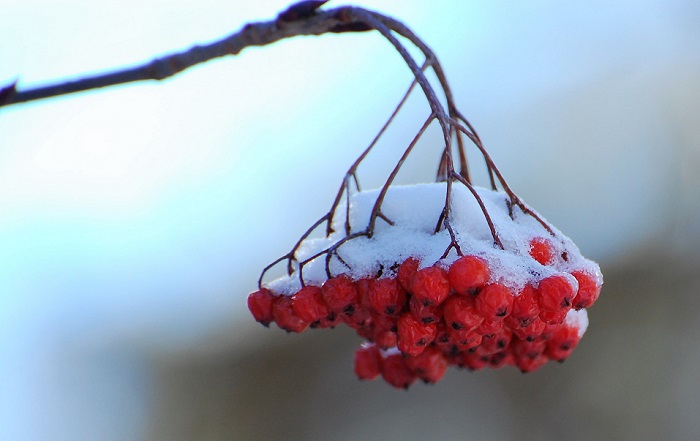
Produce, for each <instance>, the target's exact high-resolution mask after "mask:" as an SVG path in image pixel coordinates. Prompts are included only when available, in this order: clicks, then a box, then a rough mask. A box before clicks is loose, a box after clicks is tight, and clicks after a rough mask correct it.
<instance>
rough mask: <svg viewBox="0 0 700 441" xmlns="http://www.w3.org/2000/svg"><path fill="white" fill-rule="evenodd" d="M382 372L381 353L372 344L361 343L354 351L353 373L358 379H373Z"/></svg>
mask: <svg viewBox="0 0 700 441" xmlns="http://www.w3.org/2000/svg"><path fill="white" fill-rule="evenodd" d="M381 372H382V355H381V353H380V352H379V349H378V348H377V347H376V346H374V345H363V346H361V347H359V348H357V350H356V351H355V374H356V375H357V377H358V378H359V379H360V380H374V379H375V378H377V377H378V376H379V374H381Z"/></svg>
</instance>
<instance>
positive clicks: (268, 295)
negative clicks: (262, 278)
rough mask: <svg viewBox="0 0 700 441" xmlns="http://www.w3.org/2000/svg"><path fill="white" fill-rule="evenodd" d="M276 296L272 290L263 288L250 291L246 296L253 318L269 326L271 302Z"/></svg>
mask: <svg viewBox="0 0 700 441" xmlns="http://www.w3.org/2000/svg"><path fill="white" fill-rule="evenodd" d="M276 298H277V296H275V295H274V294H273V293H272V291H270V290H269V289H265V288H262V289H260V290H258V291H255V292H254V293H251V294H250V295H249V296H248V309H249V310H250V313H251V314H253V318H254V319H255V320H256V321H258V322H260V323H262V324H263V325H264V326H269V325H270V322H271V321H272V304H273V303H274V302H275V299H276Z"/></svg>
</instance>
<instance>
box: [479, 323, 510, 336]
mask: <svg viewBox="0 0 700 441" xmlns="http://www.w3.org/2000/svg"><path fill="white" fill-rule="evenodd" d="M502 329H503V320H498V321H491V320H484V321H483V322H481V324H480V325H479V326H477V327H476V332H477V334H481V335H483V336H487V335H494V334H496V333H497V332H500V331H501V330H502Z"/></svg>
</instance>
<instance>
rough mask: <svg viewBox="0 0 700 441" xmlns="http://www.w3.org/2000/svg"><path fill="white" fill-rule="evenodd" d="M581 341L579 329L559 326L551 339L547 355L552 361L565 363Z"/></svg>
mask: <svg viewBox="0 0 700 441" xmlns="http://www.w3.org/2000/svg"><path fill="white" fill-rule="evenodd" d="M580 339H581V337H580V336H579V335H578V329H576V328H574V327H571V326H566V325H564V326H559V327H557V328H556V329H554V330H553V332H552V335H551V336H550V337H549V340H548V341H547V349H546V352H545V353H546V354H547V356H548V357H549V358H551V359H552V360H556V361H564V360H566V359H567V358H568V357H569V355H571V352H572V351H573V350H574V348H575V347H576V345H577V344H578V342H579V340H580Z"/></svg>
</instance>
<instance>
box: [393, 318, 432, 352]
mask: <svg viewBox="0 0 700 441" xmlns="http://www.w3.org/2000/svg"><path fill="white" fill-rule="evenodd" d="M396 326H397V328H398V332H397V337H398V340H397V345H398V348H399V350H400V351H401V352H403V353H404V354H405V355H418V354H420V353H421V352H423V351H424V350H425V347H426V346H427V345H428V344H429V343H431V342H432V341H433V340H434V339H435V335H436V334H437V328H436V325H435V324H434V323H430V324H425V323H423V322H421V321H419V320H417V319H416V318H415V317H413V315H411V314H409V313H406V314H404V315H402V316H401V318H400V319H398V321H397V322H396Z"/></svg>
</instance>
